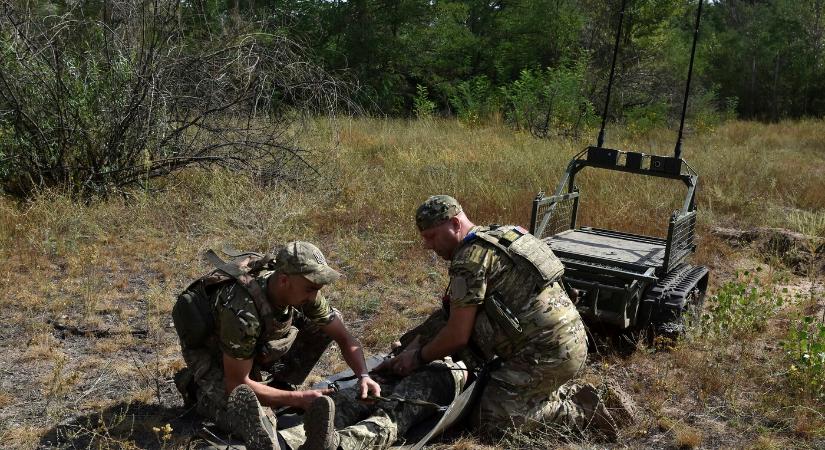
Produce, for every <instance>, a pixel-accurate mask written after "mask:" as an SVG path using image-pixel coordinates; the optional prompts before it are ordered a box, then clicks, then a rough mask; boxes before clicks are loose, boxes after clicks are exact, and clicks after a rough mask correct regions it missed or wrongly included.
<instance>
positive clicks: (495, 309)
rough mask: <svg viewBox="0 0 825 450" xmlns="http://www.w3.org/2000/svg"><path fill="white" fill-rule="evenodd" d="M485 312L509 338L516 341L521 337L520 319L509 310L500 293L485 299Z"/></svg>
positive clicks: (494, 293)
mask: <svg viewBox="0 0 825 450" xmlns="http://www.w3.org/2000/svg"><path fill="white" fill-rule="evenodd" d="M484 312H485V313H487V316H488V317H489V318H490V319H491V320H492V321H493V322H494V323H496V324H498V326H499V327H501V329H502V330H503V331H504V333H505V334H506V335H507V337H509V338H511V339H515V338H518V337H520V336H521V334H522V332H523V330H522V328H521V323H519V320H518V317H516V315H515V314H513V312H512V311H510V309H509V308H507V305H505V304H504V302H503V301H502V298H501V295H500V294H499V293H498V292H493V293H492V294H491V295H490V296H488V297H487V298H486V299H484Z"/></svg>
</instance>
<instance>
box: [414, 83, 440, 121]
mask: <svg viewBox="0 0 825 450" xmlns="http://www.w3.org/2000/svg"><path fill="white" fill-rule="evenodd" d="M413 112H415V116H416V117H418V118H419V119H429V118H431V117H432V116H433V114H434V113H435V102H433V101H432V100H430V98H429V92H427V87H426V86H422V85H420V84H417V85H416V86H415V98H413Z"/></svg>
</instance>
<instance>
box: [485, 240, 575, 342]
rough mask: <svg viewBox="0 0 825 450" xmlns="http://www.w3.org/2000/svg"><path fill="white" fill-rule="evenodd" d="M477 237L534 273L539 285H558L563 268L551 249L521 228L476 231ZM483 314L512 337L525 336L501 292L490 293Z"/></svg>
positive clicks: (522, 268) (517, 265)
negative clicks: (556, 282)
mask: <svg viewBox="0 0 825 450" xmlns="http://www.w3.org/2000/svg"><path fill="white" fill-rule="evenodd" d="M475 237H476V238H477V239H481V240H483V241H485V242H487V243H490V244H492V245H493V246H495V247H496V248H498V249H499V250H501V251H502V252H503V253H504V254H505V255H507V257H508V258H509V259H510V260H511V261H513V263H514V264H515V265H516V267H517V268H519V269H521V270H529V271H531V272H532V273H533V275H534V276H536V277H537V278H538V280H540V281H539V283H538V284H549V283H552V282H555V281H557V280H558V279H559V278H560V277H561V275H562V273H563V272H564V265H562V263H561V261H560V260H559V259H558V258H557V257H556V255H554V254H553V251H552V250H550V247H549V246H548V245H547V244H545V243H544V242H542V241H541V240H540V239H538V238H536V237H535V236H533V235H532V234H530V233H529V232H527V230H525V229H524V228H522V227H519V226H512V225H509V226H503V227H495V228H491V229H489V230H479V231H476V232H475ZM484 312H485V313H486V314H487V316H488V317H490V319H492V320H493V321H494V322H495V323H497V324H498V325H499V327H501V329H502V330H504V333H505V334H507V336H508V337H509V338H511V339H515V338H518V337H519V336H521V335H522V332H523V330H522V326H521V323H520V322H519V319H518V317H517V316H516V314H514V313H513V312H512V311H511V310H510V309H509V308H508V306H507V304H506V302H505V299H504V298H503V296H502V295H501V293H499V292H496V291H495V290H493V291H492V292H489V293H488V294H487V296H486V298H485V299H484Z"/></svg>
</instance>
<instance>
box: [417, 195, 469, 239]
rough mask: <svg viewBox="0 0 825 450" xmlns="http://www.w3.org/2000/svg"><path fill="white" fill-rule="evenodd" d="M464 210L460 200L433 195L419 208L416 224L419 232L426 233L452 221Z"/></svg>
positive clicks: (447, 196)
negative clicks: (459, 202)
mask: <svg viewBox="0 0 825 450" xmlns="http://www.w3.org/2000/svg"><path fill="white" fill-rule="evenodd" d="M462 211H463V210H462V209H461V205H459V204H458V200H456V199H454V198H452V197H450V196H449V195H433V196H432V197H430V198H428V199H427V200H425V201H424V203H422V204H421V206H419V207H418V210H417V211H416V212H415V224H416V225H418V230H419V231H424V230H426V229H428V228H432V227H434V226H437V225H441V224H442V223H444V222H446V221H448V220H450V219H452V218H453V217H455V216H457V215H458V214H459V213H460V212H462Z"/></svg>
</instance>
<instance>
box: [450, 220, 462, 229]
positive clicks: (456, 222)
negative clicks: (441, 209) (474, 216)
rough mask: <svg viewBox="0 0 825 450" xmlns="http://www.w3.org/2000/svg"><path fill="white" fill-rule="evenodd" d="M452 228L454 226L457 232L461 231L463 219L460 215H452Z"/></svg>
mask: <svg viewBox="0 0 825 450" xmlns="http://www.w3.org/2000/svg"><path fill="white" fill-rule="evenodd" d="M450 228H452V229H453V231H455V232H456V233H458V232H459V231H461V220H460V219H459V218H458V216H453V217H450Z"/></svg>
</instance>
